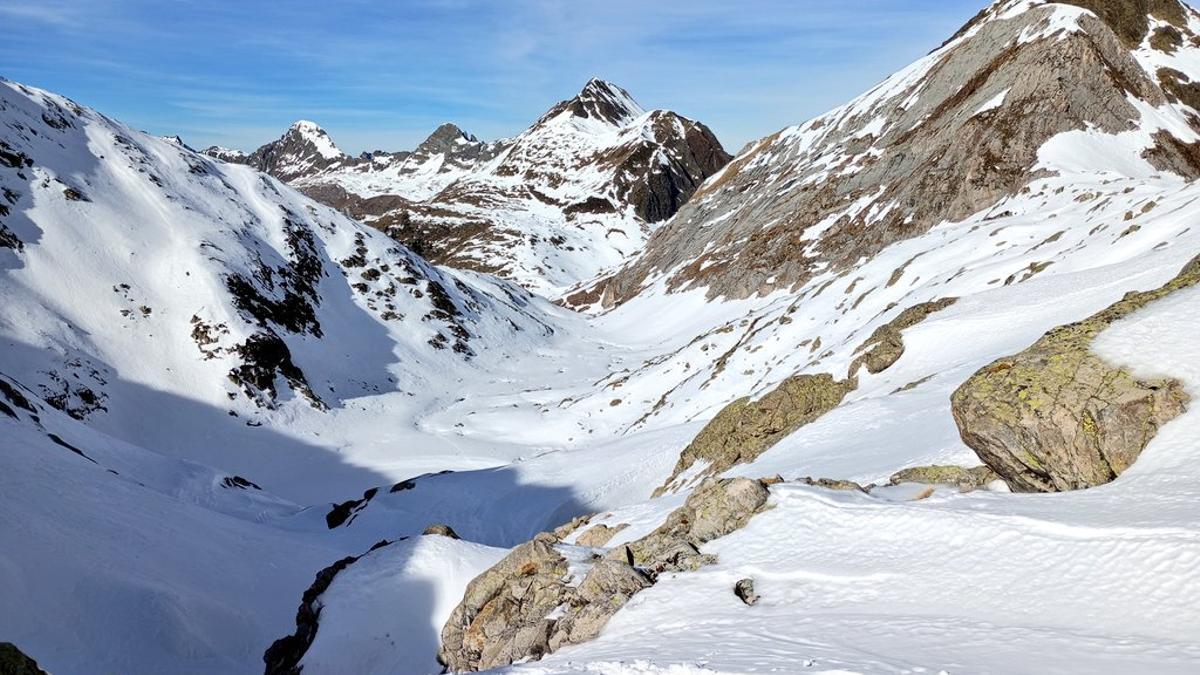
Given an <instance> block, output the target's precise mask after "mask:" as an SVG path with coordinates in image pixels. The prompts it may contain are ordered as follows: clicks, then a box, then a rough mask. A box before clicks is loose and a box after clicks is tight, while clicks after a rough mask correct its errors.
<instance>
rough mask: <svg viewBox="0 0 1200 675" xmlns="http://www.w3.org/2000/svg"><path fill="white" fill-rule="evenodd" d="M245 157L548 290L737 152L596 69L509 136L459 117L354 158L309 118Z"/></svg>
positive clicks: (604, 260) (337, 202)
mask: <svg viewBox="0 0 1200 675" xmlns="http://www.w3.org/2000/svg"><path fill="white" fill-rule="evenodd" d="M300 124H303V125H306V126H305V127H304V129H306V130H307V131H305V132H304V133H301V132H300V131H297V127H293V128H292V130H291V131H289V132H288V134H286V135H285V136H284V137H283V138H281V139H280V140H278V141H276V142H274V143H272V144H269V145H267V146H264V147H263V148H260V149H259V150H258V151H256V152H255V153H254V154H253V155H250V156H249V157H247V158H245V159H244V160H242V159H240V158H238V157H236V156H234V155H231V154H230V153H228V152H227V151H225V152H222V151H221V150H220V149H218V148H212V149H210V150H207V151H205V152H207V153H208V154H210V155H212V156H214V157H219V158H221V159H227V160H229V161H234V162H242V161H244V162H245V163H248V164H250V165H252V166H255V167H257V168H259V169H260V170H263V171H266V172H268V173H271V174H272V175H275V176H277V177H279V178H281V179H284V180H288V181H291V182H292V184H293V185H295V186H296V187H298V188H299V189H301V190H302V191H303V192H305V193H306V194H308V195H310V196H312V197H314V198H316V199H318V200H320V201H322V202H324V203H326V204H329V205H331V206H334V207H336V208H338V209H340V210H343V211H345V212H346V213H349V214H350V215H352V216H354V217H355V218H358V219H360V220H362V221H363V222H366V223H368V224H371V225H373V226H375V227H377V228H379V229H382V230H384V231H385V232H387V233H389V234H391V235H392V236H393V237H395V238H396V239H397V240H399V241H401V242H403V243H405V244H406V245H408V246H410V247H412V248H413V249H414V250H417V251H419V252H420V253H421V254H422V255H424V256H426V257H427V258H429V259H430V260H431V261H433V262H436V263H439V264H447V265H451V266H453V267H457V268H460V269H471V270H476V271H480V272H486V273H492V274H497V275H499V276H501V277H504V278H507V279H512V280H514V281H516V282H518V283H520V284H521V285H523V286H525V287H527V288H530V289H532V290H534V291H536V292H539V293H541V294H543V295H546V296H550V297H554V296H557V295H558V294H559V293H560V292H561V291H563V290H565V289H566V288H568V287H570V286H572V285H574V284H577V283H579V282H582V281H584V280H587V279H590V278H592V277H593V276H595V275H596V274H597V273H599V272H600V271H601V270H603V269H606V268H609V267H612V266H614V265H617V264H619V263H621V262H623V261H624V260H626V259H627V258H629V257H630V256H632V255H633V254H635V253H637V252H638V251H639V250H640V249H641V247H642V245H643V244H644V243H645V240H646V237H647V236H648V235H649V233H650V231H651V229H652V228H653V226H654V225H655V224H657V223H659V222H661V221H664V220H666V219H667V218H669V217H670V216H671V215H673V214H674V213H675V212H676V211H677V210H678V209H679V208H680V207H681V206H682V205H683V203H684V202H686V201H687V199H688V197H689V196H690V195H691V193H692V192H693V191H694V190H695V189H696V187H697V186H699V184H700V183H701V182H703V181H704V179H705V178H707V177H708V176H710V175H712V174H713V173H715V172H716V171H717V170H719V169H720V168H721V167H722V166H724V164H725V162H727V161H728V160H729V156H728V155H727V154H726V153H725V151H724V149H723V148H722V147H721V144H720V142H719V141H717V139H716V137H715V136H714V135H713V134H712V132H711V131H710V130H709V129H708V128H707V127H705V126H704V125H703V124H700V123H698V122H694V121H692V120H689V119H686V118H684V117H681V116H679V115H677V114H675V113H673V112H670V111H666V110H655V111H651V112H646V111H645V110H643V109H642V107H641V106H639V105H638V104H637V102H636V101H634V100H633V98H632V97H631V96H630V95H629V93H628V92H626V91H625V90H624V89H622V88H620V87H618V86H616V85H614V84H612V83H609V82H604V81H601V80H591V81H590V82H588V83H587V85H586V86H585V87H584V88H583V90H582V91H580V92H579V94H578V95H576V96H575V97H574V98H572V99H570V100H567V101H563V102H561V103H559V104H558V105H556V106H554V108H552V109H551V110H550V111H549V112H547V113H546V114H545V115H543V116H542V117H541V119H539V120H538V121H537V122H536V123H535V124H534V125H533V126H531V127H530V128H529V129H527V130H526V131H525V132H523V133H522V134H520V135H518V136H516V137H515V138H511V139H504V140H500V141H495V142H491V143H485V142H481V141H479V140H478V139H476V138H475V137H474V136H471V135H470V134H467V133H466V132H463V131H462V130H461V129H459V128H458V127H456V126H454V125H452V124H446V125H443V126H441V127H439V128H438V129H437V131H435V132H434V133H433V134H432V135H430V137H429V138H428V139H426V140H425V141H424V142H423V143H422V144H421V145H420V146H418V147H417V149H416V150H415V151H414V152H412V153H407V152H402V153H395V154H389V153H374V154H370V155H367V154H364V155H363V156H362V157H359V158H350V157H347V156H345V155H344V154H343V153H341V151H339V150H337V149H336V146H334V145H333V144H332V142H329V141H328V136H327V135H326V134H325V133H324V132H323V131H320V130H319V128H316V127H315V126H311V123H298V125H300Z"/></svg>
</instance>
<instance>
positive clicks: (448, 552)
mask: <svg viewBox="0 0 1200 675" xmlns="http://www.w3.org/2000/svg"><path fill="white" fill-rule="evenodd" d="M342 506H343V507H345V508H344V509H342V515H341V518H340V519H339V520H338V521H337V524H336V525H334V526H333V527H332V528H331V529H333V530H335V531H336V532H337V533H339V536H343V537H349V538H351V539H353V540H354V541H357V542H360V543H362V542H365V541H367V540H370V539H371V538H380V539H381V540H380V541H379V542H378V543H377V544H376V545H375V546H374V547H372V548H371V549H370V550H369V551H368V552H367V553H366V554H364V555H361V556H351V557H347V558H343V559H341V560H337V561H331V564H330V565H329V566H328V567H326V568H324V569H322V570H320V571H319V572H317V573H316V577H315V581H314V582H313V584H312V585H311V586H310V587H309V588H308V589H307V590H306V591H304V592H303V594H302V597H301V602H300V606H299V609H298V611H297V615H296V631H295V632H294V633H293V634H292V635H289V636H286V637H282V638H281V639H279V640H277V641H276V642H275V643H273V645H271V646H270V648H269V649H267V651H266V652H265V653H264V661H265V662H266V664H267V669H266V672H267V673H268V675H284V674H287V675H295V674H298V673H300V672H301V671H303V672H305V673H326V672H329V673H333V672H355V673H379V674H380V675H383V674H385V673H401V672H402V673H414V674H420V673H428V674H430V675H432V674H434V673H439V672H441V671H442V666H441V665H440V664H438V662H437V653H438V649H439V647H440V644H441V630H442V627H443V625H444V624H445V622H446V621H447V620H448V618H449V616H450V613H451V612H452V611H453V609H454V607H455V606H456V605H457V604H458V603H459V601H460V600H461V599H462V596H463V593H464V591H465V589H466V586H467V584H468V583H469V582H470V581H471V580H472V579H474V578H475V577H476V576H477V575H478V574H480V573H482V572H483V571H485V570H486V569H487V568H488V567H490V566H491V565H493V564H494V563H495V562H496V561H498V560H499V559H500V558H501V557H502V556H503V555H505V554H506V553H507V547H509V546H513V545H516V544H518V543H520V542H522V541H525V540H527V539H529V538H531V537H532V536H533V535H534V534H536V533H537V532H539V531H542V530H550V529H553V528H554V527H556V526H558V525H561V524H563V523H564V522H569V521H570V520H571V519H572V518H574V517H575V516H579V515H583V514H584V513H586V512H587V511H588V510H587V508H586V506H585V505H584V504H583V502H582V501H581V500H580V499H579V498H578V497H577V496H576V495H575V493H574V491H573V490H572V489H571V488H568V487H554V486H541V485H532V484H522V483H521V482H520V474H519V473H518V472H517V471H516V470H514V469H512V468H511V467H502V468H498V469H489V470H481V471H469V472H462V473H441V474H428V475H424V476H418V477H416V478H413V479H410V480H407V481H401V482H400V483H397V484H395V485H393V486H392V487H390V488H389V487H386V486H385V487H381V488H376V489H373V490H369V491H367V493H365V494H364V495H363V497H362V498H361V499H357V500H351V501H349V502H345V503H343V504H342ZM433 524H445V525H449V526H450V528H451V529H452V530H453V531H455V532H457V533H461V534H462V535H463V536H464V537H465V539H463V540H459V539H457V538H451V537H447V536H441V535H433V534H431V535H424V536H422V535H421V534H420V533H421V532H423V531H424V530H425V529H426V528H427V527H428V526H430V525H433ZM388 542H391V543H388ZM297 595H298V596H301V593H300V592H299V591H298V592H297Z"/></svg>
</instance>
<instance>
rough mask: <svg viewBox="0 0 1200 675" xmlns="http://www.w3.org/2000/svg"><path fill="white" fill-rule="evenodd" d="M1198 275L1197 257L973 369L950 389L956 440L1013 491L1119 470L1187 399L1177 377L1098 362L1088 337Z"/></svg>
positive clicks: (1090, 483) (1094, 479)
mask: <svg viewBox="0 0 1200 675" xmlns="http://www.w3.org/2000/svg"><path fill="white" fill-rule="evenodd" d="M1197 283H1200V257H1198V258H1196V259H1194V260H1193V261H1192V262H1191V263H1189V264H1188V265H1187V266H1186V267H1185V268H1184V269H1183V271H1182V272H1180V274H1179V275H1178V276H1177V277H1175V278H1174V279H1173V280H1171V281H1170V282H1169V283H1167V284H1165V285H1164V286H1162V287H1160V288H1158V289H1155V290H1152V291H1146V292H1135V293H1129V294H1128V295H1126V296H1125V298H1124V299H1122V300H1121V301H1120V302H1117V303H1116V304H1114V305H1112V306H1111V307H1109V308H1107V309H1105V310H1104V311H1102V312H1100V313H1098V314H1096V315H1094V316H1092V317H1090V318H1087V319H1084V320H1083V321H1080V322H1079V323H1074V324H1069V325H1066V326H1062V327H1059V328H1056V329H1054V330H1052V331H1050V332H1049V333H1047V334H1046V335H1045V336H1044V337H1042V338H1041V339H1040V340H1038V341H1037V342H1035V343H1034V344H1033V345H1032V346H1031V347H1029V348H1028V349H1026V350H1025V351H1023V352H1021V353H1019V354H1015V355H1013V356H1009V357H1006V358H1002V359H999V360H997V361H995V362H994V363H992V364H990V365H988V366H987V367H985V368H983V369H982V370H980V371H979V372H978V373H976V374H975V375H974V376H972V377H971V379H969V380H967V382H966V383H964V384H963V385H962V386H961V387H960V388H959V389H958V390H957V391H955V392H954V396H953V413H954V421H955V422H956V423H957V424H958V428H959V431H960V433H961V434H962V439H963V442H965V443H966V444H967V445H968V446H970V447H971V448H972V449H973V450H974V451H975V453H976V454H978V455H979V458H980V459H982V460H983V462H984V463H985V464H987V465H988V466H989V467H991V468H992V469H993V470H995V471H996V473H998V474H1000V477H1001V478H1003V479H1004V481H1005V482H1006V483H1008V486H1009V487H1010V488H1012V489H1013V490H1014V491H1018V492H1058V491H1065V490H1078V489H1083V488H1088V487H1094V486H1097V485H1102V484H1104V483H1108V482H1110V481H1112V480H1113V479H1115V478H1116V477H1117V476H1119V475H1121V473H1122V472H1124V471H1125V470H1126V469H1128V468H1129V467H1130V466H1132V465H1133V463H1134V461H1135V460H1136V459H1137V458H1138V455H1140V454H1141V452H1142V450H1143V449H1144V448H1145V447H1146V445H1147V444H1148V443H1149V442H1150V440H1151V439H1152V438H1154V436H1155V435H1156V434H1157V433H1158V430H1159V429H1160V428H1161V427H1162V426H1163V425H1164V424H1166V423H1167V422H1169V421H1171V420H1172V419H1174V418H1175V417H1177V416H1178V415H1180V414H1181V413H1183V412H1184V410H1185V408H1186V406H1187V403H1188V401H1189V397H1188V395H1187V393H1186V392H1185V391H1184V390H1183V387H1182V385H1181V384H1180V383H1179V382H1178V381H1177V380H1174V379H1170V378H1154V379H1141V378H1138V377H1135V376H1134V375H1132V374H1131V373H1129V372H1127V371H1126V370H1124V369H1123V368H1121V367H1120V366H1118V365H1114V364H1110V363H1107V362H1105V361H1104V360H1103V359H1101V358H1100V357H1099V356H1097V355H1096V354H1095V353H1093V352H1092V351H1091V348H1090V345H1091V342H1092V340H1093V339H1095V337H1096V336H1098V335H1099V334H1100V333H1101V332H1102V331H1103V330H1104V329H1105V328H1107V327H1108V326H1110V325H1112V323H1113V322H1115V321H1118V320H1120V319H1122V318H1124V317H1126V316H1128V315H1129V314H1131V313H1132V312H1134V311H1136V310H1137V309H1140V308H1141V307H1144V306H1146V305H1148V304H1150V303H1152V302H1154V301H1156V300H1159V299H1161V298H1164V297H1166V296H1167V295H1169V294H1171V293H1174V292H1175V291H1178V290H1180V289H1183V288H1188V287H1191V286H1195V285H1196V284H1197Z"/></svg>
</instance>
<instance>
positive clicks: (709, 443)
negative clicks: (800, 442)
mask: <svg viewBox="0 0 1200 675" xmlns="http://www.w3.org/2000/svg"><path fill="white" fill-rule="evenodd" d="M855 387H857V381H856V380H854V379H853V378H850V379H847V380H837V379H835V378H834V377H833V376H832V375H830V374H828V373H821V374H819V375H795V376H793V377H789V378H788V379H786V380H784V381H783V382H782V383H780V384H779V386H777V387H776V388H775V389H772V390H771V391H770V392H768V393H767V394H766V395H764V396H763V397H762V398H760V399H758V400H757V401H756V400H753V399H751V398H750V397H746V398H742V399H738V400H736V401H734V402H733V403H730V404H729V405H727V406H725V408H724V409H723V410H721V412H719V413H717V416H716V417H714V418H713V419H712V421H711V422H709V423H708V425H707V426H705V427H704V429H702V430H701V431H700V433H699V434H698V435H697V436H696V438H695V439H694V440H693V441H692V442H691V443H689V444H688V446H687V447H686V448H684V450H683V452H682V453H681V454H680V456H679V461H678V462H677V463H676V464H675V469H674V470H673V471H672V472H671V477H670V478H668V479H667V482H666V483H664V484H663V486H662V487H660V488H659V489H658V490H657V491H656V492H655V494H656V495H659V494H662V493H664V492H666V491H667V490H669V489H673V488H677V487H679V486H678V485H675V483H676V481H677V480H678V479H679V477H680V476H681V475H683V474H684V473H685V472H687V471H688V469H690V468H692V466H693V465H694V464H696V463H697V462H707V463H708V465H707V466H706V467H705V468H704V470H703V472H702V474H701V475H705V476H713V475H718V474H721V473H724V472H725V471H727V470H729V469H730V468H731V467H733V466H736V465H738V464H745V463H747V462H752V461H754V460H755V459H756V458H757V457H758V456H759V455H761V454H762V453H764V452H766V451H767V450H769V449H770V448H771V446H773V445H775V444H776V443H778V442H779V441H781V440H783V439H784V438H785V437H787V436H788V435H790V434H792V433H793V432H795V431H796V430H797V429H799V428H800V427H802V426H804V425H806V424H809V423H811V422H813V421H814V420H816V419H817V418H819V417H821V416H822V415H824V414H825V413H827V412H829V411H830V410H833V409H834V408H836V407H837V406H838V404H839V403H841V402H842V399H844V398H845V397H846V394H848V393H850V392H851V391H854V389H855Z"/></svg>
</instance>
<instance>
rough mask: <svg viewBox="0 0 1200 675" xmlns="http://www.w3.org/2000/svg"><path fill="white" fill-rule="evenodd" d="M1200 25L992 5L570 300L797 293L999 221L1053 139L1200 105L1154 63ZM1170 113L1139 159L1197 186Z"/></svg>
mask: <svg viewBox="0 0 1200 675" xmlns="http://www.w3.org/2000/svg"><path fill="white" fill-rule="evenodd" d="M1148 13H1152V14H1154V16H1155V17H1156V18H1158V19H1160V20H1162V21H1167V22H1170V23H1169V24H1168V25H1167V26H1165V27H1160V28H1158V29H1156V34H1157V32H1158V31H1161V30H1167V31H1168V32H1167V33H1164V34H1163V35H1164V36H1165V37H1163V38H1160V39H1158V40H1156V41H1155V43H1154V44H1157V45H1159V46H1158V47H1157V48H1156V47H1154V46H1143V45H1142V38H1144V37H1145V36H1147V34H1148V31H1149V30H1150V27H1149V21H1148V19H1147V14H1148ZM1195 17H1196V14H1195V13H1194V12H1193V11H1191V10H1190V9H1187V8H1185V7H1184V6H1182V5H1181V4H1180V3H1178V2H1176V0H1142V1H1138V2H1124V1H1122V0H1077V1H1076V2H1073V3H1069V4H1061V3H1042V2H1038V1H1036V0H1033V1H1029V0H1026V1H1022V2H1018V1H1017V0H1009V1H1001V2H996V3H994V4H993V5H992V6H990V7H989V8H988V9H986V10H985V11H983V12H981V13H980V15H979V16H978V17H977V18H976V19H975V20H973V21H972V22H971V23H970V24H968V25H967V26H965V27H964V28H963V29H962V30H961V31H960V32H959V33H958V34H957V35H956V36H954V38H952V39H951V40H949V41H948V42H947V43H946V44H945V45H943V46H942V47H940V48H939V49H937V50H935V51H934V52H933V53H931V54H930V55H928V56H927V57H925V58H924V59H922V60H921V61H919V62H917V63H915V64H913V65H912V66H911V67H909V68H907V69H905V70H903V71H901V72H899V73H897V74H896V75H894V76H893V77H892V78H890V79H888V80H887V81H885V82H884V83H882V84H880V85H879V86H878V87H876V88H875V89H873V90H871V91H870V92H868V93H867V94H865V95H864V96H862V97H860V98H859V99H857V100H855V101H853V102H851V103H849V104H847V105H845V106H843V107H841V108H838V109H836V110H834V111H832V112H830V113H828V114H826V115H823V116H821V117H818V118H816V119H814V120H811V121H809V122H806V123H804V124H802V125H799V126H795V127H791V128H788V129H784V130H783V131H780V132H778V133H776V134H774V135H772V136H769V137H767V138H764V139H762V140H760V141H758V142H757V143H754V144H752V145H751V146H749V147H748V148H747V149H746V150H744V151H743V152H742V153H741V154H740V155H738V156H737V157H735V158H734V159H733V161H731V162H730V163H729V165H728V166H727V167H726V168H725V169H724V170H722V171H721V172H720V173H719V174H718V175H716V176H714V177H713V178H712V179H710V180H708V181H707V182H706V183H705V184H704V185H703V186H702V187H701V188H700V189H699V190H698V191H697V192H696V194H695V196H694V198H693V199H692V200H690V201H689V203H688V204H687V205H686V206H685V207H684V208H683V209H681V210H680V212H679V213H678V214H677V215H676V216H675V217H674V218H672V219H671V221H669V222H668V223H667V224H665V225H664V226H663V227H661V228H659V229H658V230H656V231H655V232H654V234H653V236H652V237H651V238H650V240H649V241H648V242H647V245H646V249H645V251H644V253H643V254H642V255H641V256H639V257H638V258H637V259H635V260H634V261H632V262H631V263H629V264H628V265H626V266H625V267H623V268H622V269H620V270H619V271H618V272H616V273H614V274H612V275H611V276H609V277H607V278H605V279H602V280H600V281H598V282H596V283H595V284H593V285H592V286H590V287H588V288H585V289H582V290H580V291H578V292H577V293H575V294H573V295H571V296H569V297H568V302H570V303H573V304H575V305H577V306H581V307H583V306H587V307H591V306H594V305H596V304H597V303H599V304H600V305H601V306H603V307H611V306H613V305H617V304H621V303H623V302H626V301H628V300H629V299H631V298H632V297H634V296H636V295H637V294H638V293H639V292H640V291H641V289H643V288H644V287H645V286H646V285H647V284H648V283H649V282H650V281H651V280H652V279H657V278H659V277H660V276H665V279H666V283H667V287H668V289H670V290H673V291H678V290H683V289H687V290H694V289H696V288H707V292H708V295H709V297H711V298H716V297H726V298H746V297H749V296H755V295H764V294H767V293H770V292H772V291H776V290H780V289H795V288H798V287H799V286H801V285H803V284H805V283H807V282H809V281H811V280H812V279H813V278H814V277H816V276H817V275H819V274H821V273H827V272H829V271H831V270H833V271H846V270H849V269H852V268H853V267H854V266H855V265H856V264H858V262H859V261H860V260H862V259H863V258H864V257H867V258H869V257H871V256H874V255H875V254H877V253H879V252H880V251H882V250H883V249H884V248H885V247H887V246H889V245H891V244H893V243H895V242H898V241H902V240H907V239H910V238H913V237H916V236H919V235H921V234H924V233H926V232H928V231H929V230H930V229H931V228H932V227H934V226H936V225H937V224H939V223H943V222H947V221H951V222H953V221H958V220H962V219H964V218H966V217H968V216H971V215H973V214H976V213H979V212H981V211H983V210H985V209H987V208H990V207H992V206H994V205H996V204H997V203H998V202H1000V201H1001V200H1003V199H1004V198H1006V197H1011V196H1015V195H1018V194H1020V193H1021V191H1022V189H1023V188H1024V187H1026V186H1027V185H1029V183H1030V182H1032V181H1034V180H1036V179H1037V178H1040V177H1044V176H1046V175H1047V174H1048V173H1049V172H1050V171H1051V170H1050V169H1048V168H1046V164H1045V163H1044V162H1041V160H1040V155H1039V153H1040V152H1041V150H1042V148H1043V147H1044V146H1045V145H1046V143H1047V142H1048V141H1050V140H1051V139H1053V138H1054V137H1056V136H1058V135H1060V134H1063V133H1066V132H1070V131H1079V130H1084V129H1095V130H1097V131H1098V132H1103V133H1108V134H1117V133H1121V132H1125V131H1128V130H1129V129H1131V128H1137V127H1144V128H1154V127H1155V126H1156V125H1155V123H1154V122H1151V121H1149V120H1143V119H1142V118H1143V116H1144V115H1145V113H1144V112H1143V110H1145V109H1147V108H1166V107H1167V106H1168V104H1171V103H1180V102H1182V103H1184V104H1186V102H1187V100H1193V101H1195V100H1198V99H1197V97H1191V96H1189V94H1188V91H1189V86H1188V85H1190V84H1192V82H1191V80H1189V75H1184V74H1183V73H1179V75H1178V76H1177V75H1173V74H1172V73H1171V72H1170V70H1172V69H1171V68H1167V69H1162V68H1160V67H1159V66H1158V65H1157V64H1158V63H1160V62H1162V58H1161V57H1162V56H1163V55H1164V54H1165V53H1167V52H1168V51H1169V50H1171V49H1172V48H1174V46H1175V45H1177V44H1178V45H1182V46H1188V45H1192V44H1193V42H1192V41H1193V40H1194V39H1195V37H1196V36H1195V33H1194V32H1193V31H1192V30H1191V28H1190V26H1191V25H1196V24H1194V23H1189V21H1194V20H1195ZM1176 33H1177V34H1178V35H1177V36H1175V34H1176ZM1171 36H1174V38H1173V39H1172V37H1171ZM1188 48H1189V49H1191V47H1188ZM1171 63H1175V64H1177V65H1180V67H1184V66H1183V65H1182V64H1183V63H1184V60H1183V59H1175V60H1172V61H1171ZM1190 76H1191V79H1193V80H1194V79H1196V74H1195V73H1191V74H1190ZM1172 114H1173V115H1174V119H1175V120H1176V121H1178V123H1179V127H1177V128H1179V129H1183V131H1179V132H1178V133H1179V137H1175V136H1172V135H1171V133H1166V132H1164V133H1163V134H1162V135H1160V136H1158V137H1156V138H1154V139H1150V140H1147V141H1146V145H1145V146H1144V147H1143V148H1142V149H1141V150H1135V151H1133V153H1131V155H1132V158H1133V159H1134V160H1135V161H1136V160H1138V159H1139V157H1138V154H1141V155H1142V157H1141V159H1145V160H1146V161H1149V162H1150V163H1151V164H1152V165H1153V166H1154V167H1155V168H1156V169H1158V170H1169V171H1172V172H1175V173H1178V174H1179V175H1181V176H1184V177H1187V178H1195V177H1197V176H1200V162H1197V161H1196V160H1195V153H1194V152H1193V150H1192V149H1191V148H1192V147H1193V146H1192V145H1190V144H1189V143H1190V141H1191V140H1193V138H1194V136H1193V135H1192V134H1190V133H1189V132H1187V131H1186V129H1187V127H1188V126H1189V124H1192V122H1190V121H1189V120H1191V119H1194V117H1193V116H1194V111H1192V110H1191V109H1189V108H1184V107H1182V106H1181V107H1179V108H1177V109H1176V110H1175V111H1173V112H1172ZM1181 138H1182V140H1180V139H1181Z"/></svg>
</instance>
